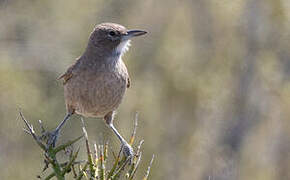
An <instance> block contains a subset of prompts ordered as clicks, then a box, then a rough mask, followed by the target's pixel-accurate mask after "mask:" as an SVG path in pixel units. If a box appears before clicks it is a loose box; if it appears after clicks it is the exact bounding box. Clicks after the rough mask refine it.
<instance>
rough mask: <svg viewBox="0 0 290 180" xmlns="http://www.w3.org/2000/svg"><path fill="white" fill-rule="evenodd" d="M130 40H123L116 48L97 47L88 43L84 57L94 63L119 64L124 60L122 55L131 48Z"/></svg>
mask: <svg viewBox="0 0 290 180" xmlns="http://www.w3.org/2000/svg"><path fill="white" fill-rule="evenodd" d="M129 47H130V41H129V40H128V41H124V42H121V43H120V44H119V45H118V46H117V47H116V48H113V49H112V48H109V47H107V48H106V47H104V46H101V47H96V46H94V45H93V44H88V46H87V48H86V50H85V52H84V54H83V55H82V57H83V58H82V59H83V60H84V61H88V62H87V63H89V64H92V65H100V64H106V65H110V66H114V65H117V64H118V62H119V61H122V56H123V54H124V53H125V52H127V51H128V50H129Z"/></svg>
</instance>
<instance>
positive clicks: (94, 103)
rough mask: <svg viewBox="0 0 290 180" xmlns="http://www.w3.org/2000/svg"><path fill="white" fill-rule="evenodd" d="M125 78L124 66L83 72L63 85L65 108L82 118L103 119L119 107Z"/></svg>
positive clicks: (126, 74)
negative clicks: (72, 109)
mask: <svg viewBox="0 0 290 180" xmlns="http://www.w3.org/2000/svg"><path fill="white" fill-rule="evenodd" d="M127 78H128V73H127V69H126V67H125V66H124V64H122V65H120V66H119V67H116V68H111V69H106V68H104V69H99V70H97V71H93V70H87V71H84V72H82V73H81V74H79V75H78V76H76V77H75V78H72V80H71V81H69V82H68V83H67V84H66V85H65V88H64V89H65V98H66V104H67V107H68V108H74V110H75V112H76V113H78V114H81V115H84V116H88V117H103V116H105V115H106V114H107V113H108V112H110V111H114V110H116V108H117V107H118V106H119V105H120V103H121V101H122V99H123V96H124V94H125V91H126V85H127Z"/></svg>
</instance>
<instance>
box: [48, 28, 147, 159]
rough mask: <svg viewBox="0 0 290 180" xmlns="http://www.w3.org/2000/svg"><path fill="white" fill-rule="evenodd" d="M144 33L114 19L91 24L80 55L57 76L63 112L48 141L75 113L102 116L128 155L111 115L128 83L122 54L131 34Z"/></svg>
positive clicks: (54, 139) (53, 140)
mask: <svg viewBox="0 0 290 180" xmlns="http://www.w3.org/2000/svg"><path fill="white" fill-rule="evenodd" d="M145 33H146V32H145V31H140V30H131V31H128V30H127V29H126V28H125V27H124V26H121V25H119V24H114V23H102V24H99V25H97V26H96V27H95V29H94V30H93V32H92V33H91V35H90V38H89V42H88V46H87V48H86V50H85V52H84V53H83V55H82V56H80V57H79V58H78V59H77V60H76V62H75V63H74V64H73V65H72V66H70V67H69V68H68V70H67V71H66V72H65V73H64V74H63V75H61V76H60V77H59V79H63V84H64V96H65V103H66V107H67V116H66V117H65V119H64V120H63V122H61V124H60V125H59V126H58V127H57V128H56V130H55V132H54V133H53V136H52V137H53V138H52V139H51V141H50V142H51V144H53V145H54V144H55V142H56V139H57V135H58V133H59V130H60V128H61V127H62V126H63V124H64V123H65V121H66V120H67V119H69V117H70V116H71V115H72V114H74V113H77V114H80V115H83V116H85V117H104V119H105V122H106V123H107V124H108V125H109V127H110V128H111V129H112V130H113V131H114V133H115V134H116V135H117V136H118V138H119V139H120V141H121V143H122V144H123V145H124V152H125V154H126V155H128V156H132V153H133V150H132V148H131V147H130V146H129V145H128V143H127V142H126V141H125V140H124V139H123V138H122V136H121V135H120V134H119V133H118V131H117V130H116V129H115V127H114V126H113V115H114V111H115V110H116V109H117V108H118V106H119V105H120V103H121V101H122V99H123V96H124V94H125V91H126V88H128V87H129V86H130V79H129V75H128V72H127V68H126V66H125V64H124V62H123V60H122V55H123V53H125V52H126V51H127V50H128V46H129V43H130V39H131V38H132V37H134V36H140V35H143V34H145Z"/></svg>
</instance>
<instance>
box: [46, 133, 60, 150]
mask: <svg viewBox="0 0 290 180" xmlns="http://www.w3.org/2000/svg"><path fill="white" fill-rule="evenodd" d="M58 135H59V131H58V130H54V131H52V132H48V133H47V138H48V139H47V143H46V144H47V148H50V147H53V148H54V147H55V144H56V141H57V138H58Z"/></svg>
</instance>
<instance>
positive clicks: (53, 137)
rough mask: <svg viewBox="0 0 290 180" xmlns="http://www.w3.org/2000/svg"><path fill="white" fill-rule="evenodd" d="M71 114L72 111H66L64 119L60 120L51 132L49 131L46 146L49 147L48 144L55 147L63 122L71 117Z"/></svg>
mask: <svg viewBox="0 0 290 180" xmlns="http://www.w3.org/2000/svg"><path fill="white" fill-rule="evenodd" d="M71 115H72V113H67V114H66V116H65V117H64V119H63V120H62V121H61V123H60V124H59V125H58V126H57V127H56V128H55V130H54V131H52V132H51V133H49V138H48V141H47V145H48V147H50V146H52V147H55V144H56V141H57V138H58V135H59V132H60V129H61V128H62V127H63V125H64V124H65V122H66V121H67V120H68V119H69V118H70V117H71Z"/></svg>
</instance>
